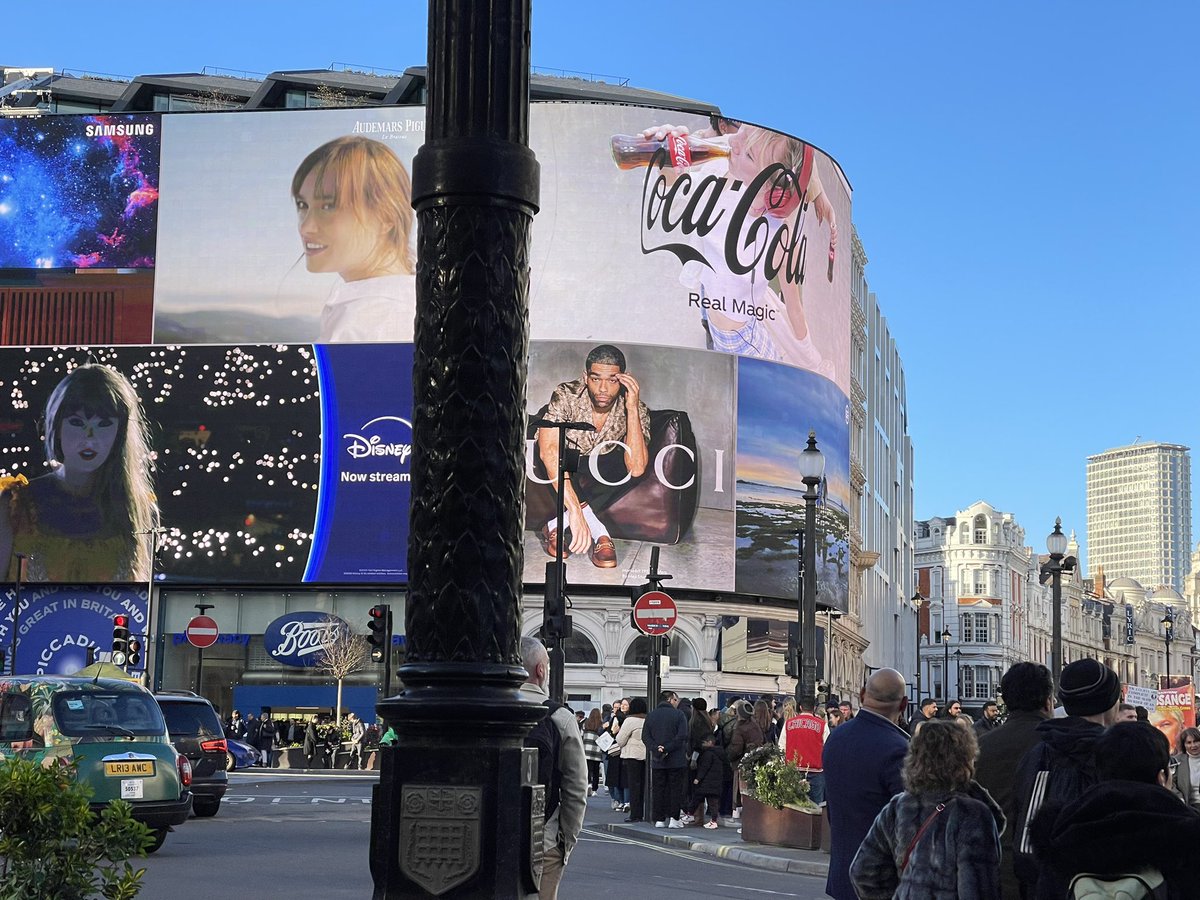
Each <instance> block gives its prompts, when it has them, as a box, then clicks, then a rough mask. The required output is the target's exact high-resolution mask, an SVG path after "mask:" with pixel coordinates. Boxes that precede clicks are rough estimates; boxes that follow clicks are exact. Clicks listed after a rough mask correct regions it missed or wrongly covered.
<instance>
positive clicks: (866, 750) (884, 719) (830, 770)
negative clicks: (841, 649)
mask: <svg viewBox="0 0 1200 900" xmlns="http://www.w3.org/2000/svg"><path fill="white" fill-rule="evenodd" d="M907 690H908V688H907V686H906V685H905V683H904V676H903V675H901V674H900V673H899V672H897V671H896V670H895V669H880V670H879V671H878V672H875V673H874V674H872V675H871V677H870V678H869V679H867V686H866V687H865V688H863V691H862V694H861V695H860V696H861V706H860V709H859V714H858V715H857V716H855V717H854V718H853V719H851V720H849V721H848V722H845V723H843V724H841V725H839V726H838V727H837V728H835V729H834V730H833V731H832V732H830V734H829V740H828V741H827V742H826V744H825V753H824V760H823V761H824V764H825V800H826V802H827V803H828V805H829V831H830V854H829V879H828V880H827V881H826V882H825V892H826V893H827V894H829V896H831V897H833V898H835V900H858V895H857V894H856V893H855V892H854V885H853V884H852V883H851V882H850V862H851V861H852V860H853V859H854V854H855V853H857V852H858V848H859V846H860V845H861V844H862V842H863V838H865V837H866V836H867V832H868V831H869V830H870V829H871V824H872V823H873V822H874V821H875V817H876V816H877V815H879V811H880V810H881V809H883V808H884V807H885V806H886V805H887V803H888V801H889V800H891V799H892V797H894V796H895V795H896V794H898V793H900V792H901V791H902V790H904V784H903V782H902V781H901V778H900V770H901V767H902V766H903V764H904V755H905V754H906V753H907V752H908V735H907V734H905V732H904V730H903V729H901V728H900V726H899V725H898V724H897V723H898V722H899V721H900V717H901V715H903V713H904V707H905V706H906V705H907V703H908V696H907V693H906V692H907Z"/></svg>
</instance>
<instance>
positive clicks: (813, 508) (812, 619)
mask: <svg viewBox="0 0 1200 900" xmlns="http://www.w3.org/2000/svg"><path fill="white" fill-rule="evenodd" d="M824 477H825V457H824V455H823V454H822V453H821V451H820V450H818V449H817V434H816V432H815V431H810V432H809V433H808V446H806V447H805V448H804V449H803V450H802V451H801V452H800V480H801V481H802V482H804V539H803V540H802V541H801V546H800V550H801V565H803V567H804V573H803V577H802V578H801V579H800V585H799V587H800V603H799V614H800V669H799V675H800V680H799V681H798V682H797V683H796V701H797V703H808V704H815V703H816V702H817V496H818V495H817V486H818V485H819V484H820V483H821V479H822V478H824Z"/></svg>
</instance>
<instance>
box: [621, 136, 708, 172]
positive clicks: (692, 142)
mask: <svg viewBox="0 0 1200 900" xmlns="http://www.w3.org/2000/svg"><path fill="white" fill-rule="evenodd" d="M659 151H663V155H662V159H663V163H662V164H663V165H665V166H670V167H671V168H675V169H680V168H684V167H685V166H689V165H691V164H692V163H702V162H705V161H706V160H710V159H717V158H720V157H728V156H729V148H728V147H727V146H725V145H724V144H719V143H717V142H716V141H706V140H704V139H703V138H698V137H693V136H692V135H690V134H689V135H687V136H681V135H676V134H672V135H668V136H667V139H666V140H665V141H655V140H647V139H646V138H644V137H642V136H641V135H640V134H614V135H613V138H612V155H613V162H615V163H616V164H617V168H618V169H637V168H640V167H641V166H648V165H650V161H651V160H652V159H654V154H655V153H658V152H659Z"/></svg>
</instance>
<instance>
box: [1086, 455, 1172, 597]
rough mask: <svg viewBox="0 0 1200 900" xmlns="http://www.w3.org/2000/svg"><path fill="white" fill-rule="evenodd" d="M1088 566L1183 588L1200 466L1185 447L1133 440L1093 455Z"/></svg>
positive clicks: (1152, 583) (1089, 485)
mask: <svg viewBox="0 0 1200 900" xmlns="http://www.w3.org/2000/svg"><path fill="white" fill-rule="evenodd" d="M1087 528H1088V531H1087V538H1088V567H1089V569H1090V571H1091V572H1093V573H1097V572H1101V571H1103V572H1104V574H1105V576H1106V577H1107V578H1109V579H1115V578H1132V579H1134V580H1135V581H1137V582H1139V583H1140V584H1143V585H1147V586H1150V587H1151V588H1157V587H1162V586H1166V587H1169V588H1171V589H1172V590H1174V591H1180V590H1182V588H1183V582H1184V577H1185V576H1186V575H1187V572H1188V569H1189V567H1190V563H1191V559H1190V554H1191V550H1192V464H1191V457H1190V456H1189V454H1188V448H1187V447H1183V446H1181V445H1179V444H1164V443H1147V444H1141V443H1138V444H1131V445H1129V446H1127V447H1117V448H1114V449H1112V450H1106V451H1104V452H1103V453H1098V454H1096V455H1095V456H1089V457H1088V459H1087Z"/></svg>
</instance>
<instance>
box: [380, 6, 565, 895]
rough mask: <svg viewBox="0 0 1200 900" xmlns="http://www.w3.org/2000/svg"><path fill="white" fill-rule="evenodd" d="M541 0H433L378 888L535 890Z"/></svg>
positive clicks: (417, 168)
mask: <svg viewBox="0 0 1200 900" xmlns="http://www.w3.org/2000/svg"><path fill="white" fill-rule="evenodd" d="M529 23H530V0H486V2H485V0H430V4H429V59H428V102H427V105H426V141H425V144H424V146H423V147H421V149H420V151H419V152H418V153H417V157H416V160H415V161H414V163H413V205H414V206H415V207H416V210H417V221H418V227H419V231H418V233H419V238H418V250H417V315H416V329H415V335H414V336H415V344H416V349H415V359H414V365H413V390H414V398H413V412H414V415H413V419H414V421H413V456H412V509H411V514H410V529H409V534H410V538H409V552H408V568H409V572H410V573H411V574H410V581H409V598H408V603H407V605H406V609H405V626H406V628H405V636H406V641H407V653H406V655H405V661H404V664H403V665H402V666H401V667H400V669H399V672H398V674H399V676H400V678H401V681H402V682H403V684H404V691H403V693H402V694H400V695H399V696H397V697H391V698H388V699H385V700H383V701H381V702H380V703H379V705H378V710H379V712H380V714H381V715H382V716H383V718H384V720H385V721H386V722H387V723H388V724H389V725H393V726H394V727H395V729H396V733H397V736H398V740H397V743H396V745H395V747H394V748H392V749H389V750H385V751H384V752H383V757H382V760H383V761H382V768H381V772H380V782H379V785H378V787H377V788H376V789H375V796H374V805H373V808H372V816H371V851H370V858H371V873H372V876H373V878H374V882H375V892H374V897H375V898H376V900H384V898H388V900H391V898H399V897H405V898H407V897H429V896H431V895H432V896H438V897H444V898H447V897H448V898H466V897H471V898H484V897H487V898H492V897H497V898H517V897H527V896H530V895H534V894H536V893H537V883H536V879H537V878H538V877H540V866H541V860H540V854H541V847H542V834H541V828H542V820H543V815H542V804H543V797H542V788H541V787H540V785H539V786H537V787H534V786H533V782H534V781H535V780H536V765H535V764H534V763H533V751H523V749H522V746H521V742H522V739H523V738H524V735H525V734H526V732H527V730H528V728H529V726H530V725H531V724H532V723H533V722H535V721H537V720H538V719H539V718H540V717H541V716H542V715H543V714H544V713H545V708H544V707H541V706H540V705H538V704H537V702H536V700H529V699H524V698H523V696H522V695H521V693H520V691H519V687H520V685H521V683H522V682H523V681H524V680H525V674H526V673H525V671H524V670H523V669H522V668H521V660H520V653H519V639H520V601H521V572H522V567H523V553H522V543H521V540H522V529H523V518H524V486H525V468H524V450H525V382H526V365H527V362H526V360H527V354H528V330H529V329H528V304H529V236H530V230H531V228H532V224H533V215H534V213H535V212H536V211H537V203H538V177H539V175H538V164H537V160H536V159H534V156H533V153H532V152H531V151H530V150H529V147H528V138H529Z"/></svg>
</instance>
